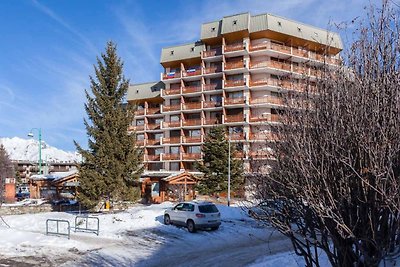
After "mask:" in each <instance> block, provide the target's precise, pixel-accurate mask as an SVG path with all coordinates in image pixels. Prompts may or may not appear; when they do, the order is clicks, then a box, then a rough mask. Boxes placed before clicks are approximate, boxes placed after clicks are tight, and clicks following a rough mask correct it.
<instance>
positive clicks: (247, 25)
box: [127, 13, 342, 201]
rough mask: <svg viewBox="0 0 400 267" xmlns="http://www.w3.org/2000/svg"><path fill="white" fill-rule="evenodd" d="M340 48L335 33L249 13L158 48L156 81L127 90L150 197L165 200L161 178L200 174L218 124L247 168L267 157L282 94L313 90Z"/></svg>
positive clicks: (256, 166)
mask: <svg viewBox="0 0 400 267" xmlns="http://www.w3.org/2000/svg"><path fill="white" fill-rule="evenodd" d="M341 50H342V42H341V39H340V36H339V35H338V34H336V33H332V32H328V31H326V30H323V29H319V28H316V27H313V26H310V25H306V24H303V23H300V22H296V21H292V20H290V19H286V18H282V17H279V16H275V15H271V14H261V15H255V16H252V15H250V14H249V13H243V14H237V15H232V16H227V17H223V18H222V19H221V20H217V21H212V22H208V23H204V24H202V25H201V34H200V40H199V41H197V42H193V43H189V44H183V45H177V46H172V47H165V48H163V49H162V51H161V60H160V63H161V65H162V67H163V69H164V71H163V73H161V77H160V81H155V82H150V83H145V84H135V85H131V86H130V88H129V91H128V96H127V98H128V101H129V102H130V103H134V104H136V105H137V106H138V110H137V111H136V114H135V115H136V116H135V119H134V121H133V122H132V129H133V130H135V131H136V133H137V142H138V145H140V146H143V147H144V151H145V155H144V162H145V165H146V172H145V175H144V176H145V177H146V179H148V180H147V181H150V182H149V183H151V186H150V188H151V189H149V190H150V194H151V196H152V197H157V199H159V201H164V200H166V199H168V189H167V187H168V183H166V184H165V182H166V181H167V180H166V177H171V175H172V176H173V175H176V176H179V177H181V178H182V173H187V175H188V177H189V176H190V177H191V175H192V174H196V173H197V171H196V169H195V168H194V163H195V161H197V160H200V159H201V158H202V154H201V146H202V144H203V142H204V138H205V136H206V135H207V132H208V131H209V129H210V127H213V126H215V125H219V124H223V125H224V126H225V127H226V128H227V130H228V131H227V132H228V133H229V136H227V138H228V139H229V140H230V142H232V143H235V144H236V145H237V147H238V148H239V153H238V154H237V155H236V156H237V157H239V158H241V159H243V161H244V166H245V169H246V171H248V172H251V171H254V170H255V169H256V168H258V166H259V165H260V164H259V163H260V162H265V161H266V160H270V151H269V148H268V146H267V145H266V142H273V141H274V134H273V133H272V132H271V129H270V126H271V124H274V123H277V122H278V120H279V114H280V112H281V109H282V97H281V93H282V92H285V91H286V92H287V91H290V90H296V91H302V90H304V89H305V88H306V87H307V86H310V87H312V86H313V83H314V82H315V81H316V79H317V78H318V76H319V75H320V68H321V67H322V66H323V65H324V64H328V65H332V66H334V65H336V64H338V63H339V52H340V51H341ZM149 174H153V177H151V179H150V178H149ZM168 179H170V178H168ZM182 180H185V179H182ZM161 181H163V182H162V183H164V184H165V186H164V185H163V187H164V188H166V189H165V192H167V193H163V197H162V198H160V197H159V196H161V193H160V192H159V191H157V190H159V188H160V184H159V183H160V182H161ZM175 186H177V185H176V184H175ZM183 186H184V185H183V184H182V188H183ZM154 190H155V191H154Z"/></svg>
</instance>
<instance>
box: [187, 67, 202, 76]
mask: <svg viewBox="0 0 400 267" xmlns="http://www.w3.org/2000/svg"><path fill="white" fill-rule="evenodd" d="M196 75H201V69H200V68H196V69H189V70H184V71H183V77H189V76H196Z"/></svg>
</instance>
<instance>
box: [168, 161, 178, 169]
mask: <svg viewBox="0 0 400 267" xmlns="http://www.w3.org/2000/svg"><path fill="white" fill-rule="evenodd" d="M169 166H170V170H171V171H179V169H180V165H179V162H171V163H170V165H169Z"/></svg>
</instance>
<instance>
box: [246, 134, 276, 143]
mask: <svg viewBox="0 0 400 267" xmlns="http://www.w3.org/2000/svg"><path fill="white" fill-rule="evenodd" d="M250 139H251V140H262V141H276V140H278V136H277V134H275V133H271V132H268V133H263V132H260V133H252V134H250Z"/></svg>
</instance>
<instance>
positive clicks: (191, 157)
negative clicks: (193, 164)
mask: <svg viewBox="0 0 400 267" xmlns="http://www.w3.org/2000/svg"><path fill="white" fill-rule="evenodd" d="M198 159H201V153H183V154H182V160H198Z"/></svg>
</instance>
